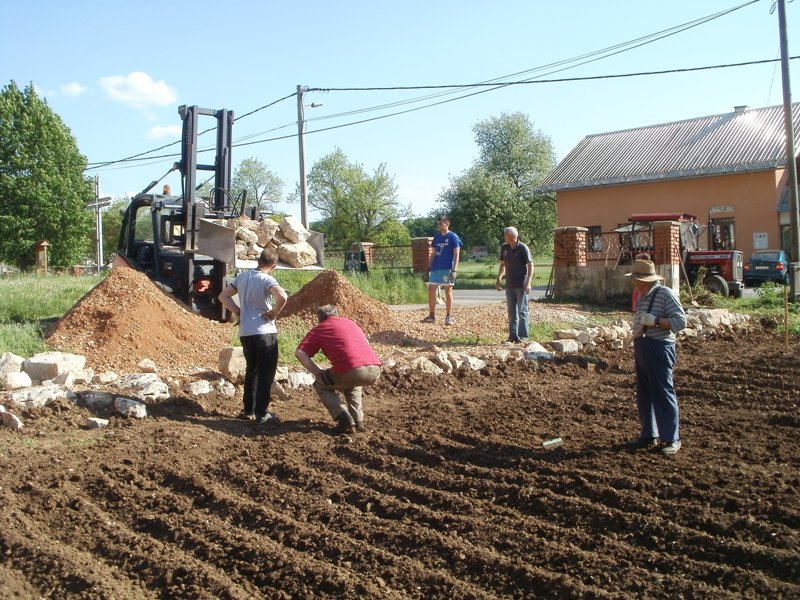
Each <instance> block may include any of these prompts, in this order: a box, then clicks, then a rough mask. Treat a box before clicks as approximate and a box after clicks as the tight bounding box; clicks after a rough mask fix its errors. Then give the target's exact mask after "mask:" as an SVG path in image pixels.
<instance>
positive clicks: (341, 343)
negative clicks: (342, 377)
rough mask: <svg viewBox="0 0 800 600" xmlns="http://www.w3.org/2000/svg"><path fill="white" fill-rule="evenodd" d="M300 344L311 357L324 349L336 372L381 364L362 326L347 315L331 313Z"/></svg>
mask: <svg viewBox="0 0 800 600" xmlns="http://www.w3.org/2000/svg"><path fill="white" fill-rule="evenodd" d="M297 348H298V349H299V350H302V351H303V352H305V353H306V354H307V355H308V356H309V357H312V356H314V355H315V354H316V353H317V352H319V351H320V350H322V353H323V354H324V355H325V356H327V357H328V360H329V361H331V366H332V367H333V370H334V371H335V372H336V373H346V372H347V371H349V370H350V369H355V368H356V367H364V366H366V365H380V364H381V359H380V358H378V355H377V354H375V351H374V350H373V349H372V347H371V346H370V345H369V342H368V341H367V336H365V335H364V332H363V331H361V328H360V327H359V326H358V325H356V324H355V323H353V321H351V320H350V319H346V318H345V317H328V318H327V319H325V320H324V321H323V322H322V323H320V324H319V325H317V326H316V327H314V329H312V330H311V331H309V332H308V333H307V334H306V337H304V338H303V341H302V342H300V344H299V345H298V346H297Z"/></svg>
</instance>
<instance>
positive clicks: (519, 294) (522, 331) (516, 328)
mask: <svg viewBox="0 0 800 600" xmlns="http://www.w3.org/2000/svg"><path fill="white" fill-rule="evenodd" d="M506 304H507V306H508V339H510V340H521V339H523V338H524V339H527V337H528V294H526V293H525V288H509V287H507V288H506Z"/></svg>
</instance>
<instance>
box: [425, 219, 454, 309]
mask: <svg viewBox="0 0 800 600" xmlns="http://www.w3.org/2000/svg"><path fill="white" fill-rule="evenodd" d="M436 224H437V226H438V227H439V233H437V234H436V235H435V236H433V241H432V242H431V246H432V247H433V254H431V257H430V259H429V260H428V268H427V280H428V316H427V317H425V318H424V319H422V322H423V323H435V322H436V288H438V287H439V286H441V287H443V288H444V302H445V309H446V311H447V314H446V315H445V318H444V324H445V325H452V324H453V317H452V316H451V314H450V311H451V310H452V308H453V285H454V284H455V282H456V272H457V271H458V260H459V257H460V256H461V246H462V244H461V239H460V238H459V237H458V235H456V234H455V233H454V232H452V231H450V219H449V217H446V216H445V215H441V216H439V218H438V219H437V221H436Z"/></svg>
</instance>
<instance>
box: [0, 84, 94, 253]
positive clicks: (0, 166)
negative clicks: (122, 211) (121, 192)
mask: <svg viewBox="0 0 800 600" xmlns="http://www.w3.org/2000/svg"><path fill="white" fill-rule="evenodd" d="M85 169H86V157H84V156H83V155H82V154H81V153H80V152H79V151H78V145H77V142H76V141H75V138H74V137H73V136H72V133H71V132H70V130H69V129H68V128H67V127H66V126H65V125H64V123H63V121H62V120H61V118H60V117H59V116H58V115H57V114H56V113H54V112H53V111H52V110H51V109H50V107H49V106H48V105H47V102H46V101H44V100H41V99H40V98H39V97H38V96H37V94H36V90H35V89H34V88H33V85H29V86H28V87H26V88H25V89H24V90H20V89H19V88H18V87H17V84H16V83H14V82H13V81H12V82H11V83H9V85H7V86H6V87H5V88H3V90H2V91H0V260H2V261H6V262H9V263H13V264H17V265H19V266H20V267H22V268H29V267H30V266H31V265H32V264H33V262H34V255H33V246H34V244H35V243H36V242H37V241H39V240H43V239H44V240H47V241H48V242H49V243H50V248H49V251H48V256H49V263H50V265H52V266H55V267H66V266H69V265H72V264H74V263H77V262H80V261H81V260H82V259H83V258H85V257H86V256H88V255H90V254H91V243H92V239H93V230H94V216H93V214H92V212H91V211H90V210H89V209H88V208H86V206H85V203H86V202H88V201H91V200H92V199H93V197H94V191H93V190H94V186H93V183H92V181H91V180H89V179H87V178H86V177H85V176H84V174H83V172H84V170H85Z"/></svg>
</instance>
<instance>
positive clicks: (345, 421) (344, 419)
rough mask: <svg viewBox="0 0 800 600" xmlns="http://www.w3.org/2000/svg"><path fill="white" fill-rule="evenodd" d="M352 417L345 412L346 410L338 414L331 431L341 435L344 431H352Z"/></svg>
mask: <svg viewBox="0 0 800 600" xmlns="http://www.w3.org/2000/svg"><path fill="white" fill-rule="evenodd" d="M353 427H354V424H353V419H352V418H351V417H350V415H349V414H347V411H345V412H343V413H342V414H340V415H339V417H338V418H337V419H336V426H335V427H334V428H333V433H335V434H336V435H342V434H344V433H353Z"/></svg>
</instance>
